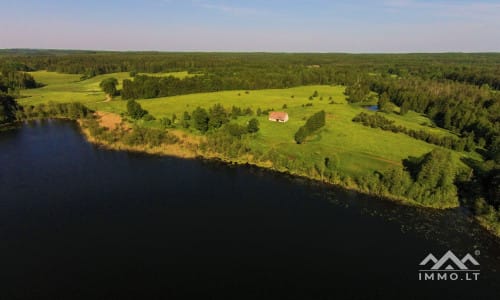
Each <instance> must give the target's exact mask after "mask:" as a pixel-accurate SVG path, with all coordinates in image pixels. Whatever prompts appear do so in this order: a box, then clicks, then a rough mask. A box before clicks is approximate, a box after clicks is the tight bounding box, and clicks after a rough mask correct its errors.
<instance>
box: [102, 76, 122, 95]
mask: <svg viewBox="0 0 500 300" xmlns="http://www.w3.org/2000/svg"><path fill="white" fill-rule="evenodd" d="M117 85H118V80H117V79H116V78H114V77H111V78H106V79H104V80H103V81H101V83H100V84H99V86H100V87H101V89H102V90H103V91H104V92H105V93H106V94H108V95H110V96H114V95H116V92H117V89H116V86H117Z"/></svg>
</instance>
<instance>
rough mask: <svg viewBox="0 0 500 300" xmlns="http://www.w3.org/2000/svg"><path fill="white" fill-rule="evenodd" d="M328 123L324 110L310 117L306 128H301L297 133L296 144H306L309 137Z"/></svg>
mask: <svg viewBox="0 0 500 300" xmlns="http://www.w3.org/2000/svg"><path fill="white" fill-rule="evenodd" d="M325 123H326V113H325V111H324V110H322V111H319V112H317V113H315V114H314V115H312V116H311V117H309V118H308V119H307V121H306V124H305V125H304V126H301V127H300V128H299V130H298V131H297V132H296V133H295V136H294V138H295V142H296V143H297V144H302V143H304V142H305V140H306V138H307V136H309V135H311V134H312V133H314V132H315V131H317V130H318V129H320V128H322V127H323V126H325Z"/></svg>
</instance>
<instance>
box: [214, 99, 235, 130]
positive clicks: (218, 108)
mask: <svg viewBox="0 0 500 300" xmlns="http://www.w3.org/2000/svg"><path fill="white" fill-rule="evenodd" d="M234 110H235V108H234V106H233V111H234ZM239 113H240V114H241V110H240V111H239ZM227 122H229V119H228V117H227V113H226V110H225V109H224V107H223V106H222V105H221V104H215V105H214V106H213V107H212V108H211V109H210V111H209V121H208V127H209V128H220V127H221V126H222V125H223V124H225V123H227Z"/></svg>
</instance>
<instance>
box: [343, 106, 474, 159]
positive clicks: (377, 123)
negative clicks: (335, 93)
mask: <svg viewBox="0 0 500 300" xmlns="http://www.w3.org/2000/svg"><path fill="white" fill-rule="evenodd" d="M352 121H353V122H358V123H361V124H363V125H364V126H368V127H371V128H380V129H382V130H385V131H392V132H394V133H404V134H406V135H408V136H410V137H412V138H414V139H417V140H421V141H425V142H427V143H429V144H434V145H438V146H441V147H445V148H448V149H453V150H456V151H464V150H467V151H473V150H474V149H475V146H476V145H475V143H474V139H473V138H472V137H471V136H469V137H468V138H454V137H451V136H440V135H437V134H432V133H429V132H427V131H425V130H422V129H420V130H414V129H408V128H406V127H404V126H401V125H396V124H394V123H395V122H394V121H393V120H389V119H387V118H385V117H383V116H381V115H380V114H368V113H364V112H362V113H360V114H359V115H357V116H355V117H354V118H353V119H352Z"/></svg>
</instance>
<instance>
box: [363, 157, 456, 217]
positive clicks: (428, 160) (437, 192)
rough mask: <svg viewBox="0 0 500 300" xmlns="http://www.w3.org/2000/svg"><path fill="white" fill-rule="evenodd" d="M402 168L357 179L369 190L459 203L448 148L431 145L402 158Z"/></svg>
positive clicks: (433, 203)
mask: <svg viewBox="0 0 500 300" xmlns="http://www.w3.org/2000/svg"><path fill="white" fill-rule="evenodd" d="M404 165H405V168H404V169H403V168H391V169H389V170H388V171H385V172H383V173H375V174H374V175H372V176H365V177H363V178H360V179H359V180H358V184H359V186H360V187H361V188H362V189H364V190H367V191H370V192H371V193H377V194H380V195H382V196H383V195H390V196H399V197H403V198H406V199H412V200H414V201H417V202H419V203H421V204H423V205H425V206H430V207H441V208H444V207H456V206H458V204H459V202H458V194H457V187H456V186H455V184H454V181H455V178H456V176H457V170H456V168H455V165H456V164H455V162H454V160H453V158H452V155H451V152H449V151H447V150H443V149H434V150H432V151H431V152H429V153H427V154H425V155H423V156H422V157H419V158H415V157H411V158H409V159H407V160H405V161H404Z"/></svg>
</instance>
